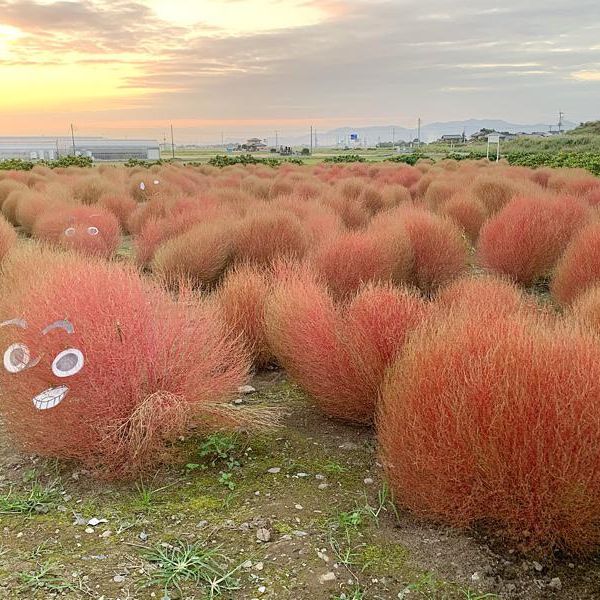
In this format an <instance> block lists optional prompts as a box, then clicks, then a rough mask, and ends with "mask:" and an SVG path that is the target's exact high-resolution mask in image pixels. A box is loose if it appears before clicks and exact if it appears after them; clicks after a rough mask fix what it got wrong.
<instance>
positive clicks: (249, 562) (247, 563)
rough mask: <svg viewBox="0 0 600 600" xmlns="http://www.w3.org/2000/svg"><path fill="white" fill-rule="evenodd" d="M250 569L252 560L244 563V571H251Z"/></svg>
mask: <svg viewBox="0 0 600 600" xmlns="http://www.w3.org/2000/svg"><path fill="white" fill-rule="evenodd" d="M250 568H252V561H251V560H247V561H246V562H244V563H242V569H250Z"/></svg>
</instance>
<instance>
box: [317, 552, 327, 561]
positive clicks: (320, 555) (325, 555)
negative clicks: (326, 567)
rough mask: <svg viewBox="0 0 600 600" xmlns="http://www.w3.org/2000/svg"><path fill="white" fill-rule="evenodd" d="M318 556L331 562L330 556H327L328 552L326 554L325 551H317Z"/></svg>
mask: <svg viewBox="0 0 600 600" xmlns="http://www.w3.org/2000/svg"><path fill="white" fill-rule="evenodd" d="M317 556H318V557H319V558H320V559H321V560H322V561H324V562H326V563H328V562H329V556H327V554H325V553H324V552H321V551H319V552H317Z"/></svg>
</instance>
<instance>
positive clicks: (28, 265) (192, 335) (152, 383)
mask: <svg viewBox="0 0 600 600" xmlns="http://www.w3.org/2000/svg"><path fill="white" fill-rule="evenodd" d="M1 283H2V288H3V290H5V293H4V294H3V295H2V299H1V301H0V314H1V315H2V320H3V323H2V326H0V343H1V345H2V349H3V350H2V352H3V357H4V358H3V361H4V364H3V366H2V368H1V371H0V373H1V374H0V385H1V387H2V402H1V403H0V404H1V405H0V412H1V414H2V418H3V420H4V422H5V423H6V426H7V429H8V431H9V433H10V436H11V438H12V439H13V440H14V441H15V442H16V443H17V444H18V445H19V446H21V447H22V448H23V449H24V450H25V451H27V452H34V453H37V454H40V455H43V456H49V457H57V458H67V459H76V460H78V461H80V462H81V463H83V464H84V465H85V466H86V467H87V468H89V469H92V470H93V471H94V472H95V473H97V474H98V475H99V476H101V477H127V476H134V475H136V474H137V473H139V472H140V471H143V470H146V469H149V468H153V467H155V466H156V464H157V463H158V462H160V461H162V460H163V459H164V458H165V457H166V456H169V453H168V452H167V449H168V447H169V445H170V444H171V442H173V441H174V440H176V439H177V438H178V437H179V436H181V435H185V434H187V433H188V432H189V431H190V429H191V428H195V427H205V428H207V429H213V428H223V427H233V426H236V425H238V424H242V425H252V424H253V423H254V422H255V421H256V419H257V414H256V413H253V412H252V411H247V412H245V411H241V410H237V409H235V408H234V407H232V406H231V405H230V404H229V400H230V399H231V397H232V395H233V394H234V393H235V392H236V390H237V388H238V386H239V385H241V384H243V383H245V381H246V378H247V375H248V369H249V360H248V357H247V355H246V353H245V351H244V350H243V349H242V348H241V347H240V345H239V344H238V343H237V342H236V341H234V340H233V339H232V337H231V336H230V335H228V334H227V331H226V328H225V326H224V324H223V322H222V321H221V319H220V316H219V313H218V311H217V309H216V308H215V307H214V306H213V305H212V304H210V303H208V302H207V301H203V300H200V299H198V298H196V297H192V296H191V295H189V296H185V297H180V299H173V298H172V297H171V296H169V295H168V294H167V293H166V292H165V291H163V290H162V289H161V288H159V287H157V286H156V285H153V284H151V283H148V282H145V281H143V280H142V279H141V278H140V277H139V276H138V274H137V273H136V272H135V271H134V270H133V269H131V268H123V267H120V266H118V265H116V264H111V263H105V262H100V261H96V260H91V259H84V258H80V257H76V256H74V255H67V254H59V255H54V254H53V253H50V252H49V251H47V250H46V251H43V252H42V251H40V250H38V249H35V248H34V249H33V250H31V249H30V250H28V251H26V252H25V251H21V252H15V253H13V254H11V256H10V257H9V258H8V259H7V261H6V263H5V265H4V269H3V273H2V281H1Z"/></svg>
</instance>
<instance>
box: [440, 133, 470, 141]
mask: <svg viewBox="0 0 600 600" xmlns="http://www.w3.org/2000/svg"><path fill="white" fill-rule="evenodd" d="M438 141H439V142H441V143H442V144H462V143H464V142H466V141H467V136H466V135H465V134H464V132H463V133H452V134H448V135H443V136H442V137H441V138H440V139H439V140H438Z"/></svg>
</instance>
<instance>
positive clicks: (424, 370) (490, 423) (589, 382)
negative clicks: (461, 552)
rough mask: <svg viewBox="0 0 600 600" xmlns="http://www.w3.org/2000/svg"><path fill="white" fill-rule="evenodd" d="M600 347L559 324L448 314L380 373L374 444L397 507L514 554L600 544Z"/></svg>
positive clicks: (416, 335)
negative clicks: (498, 541) (511, 547)
mask: <svg viewBox="0 0 600 600" xmlns="http://www.w3.org/2000/svg"><path fill="white" fill-rule="evenodd" d="M598 398H600V344H598V338H597V337H596V336H594V335H592V334H585V333H583V332H582V331H581V330H580V329H579V328H577V327H576V326H574V325H572V324H569V323H567V322H563V323H559V324H553V323H552V322H551V321H550V320H547V319H545V318H542V317H539V316H535V315H532V314H531V313H526V314H514V315H510V316H506V315H504V316H502V315H500V316H499V317H498V318H496V319H487V318H483V319H479V318H477V316H475V317H474V316H473V315H468V314H464V313H459V314H456V313H452V312H450V313H447V314H446V315H445V316H444V317H443V318H435V319H433V320H431V321H429V322H427V323H426V324H424V325H423V326H422V327H420V328H418V329H417V330H415V331H414V333H413V335H412V336H411V339H410V341H409V342H408V344H407V345H406V346H405V349H404V352H403V353H402V355H401V356H400V357H399V358H398V359H397V361H396V362H395V363H394V365H393V367H392V368H391V369H390V370H389V372H388V377H387V380H386V383H385V385H384V387H383V390H382V400H381V403H380V412H379V415H378V439H379V443H380V447H381V449H382V454H383V460H384V464H385V468H386V471H387V476H388V479H389V482H390V486H391V488H392V491H393V493H394V495H395V497H396V499H397V501H398V502H399V504H401V505H402V506H405V507H407V508H409V509H411V510H412V511H414V512H416V513H417V514H418V515H420V516H423V517H430V518H433V519H435V520H440V521H444V522H447V523H449V524H451V525H453V526H467V525H473V524H477V523H481V524H485V525H486V526H487V527H489V528H492V529H496V530H497V531H498V533H500V534H501V535H503V536H504V537H506V538H507V539H508V540H509V541H511V542H517V543H518V544H519V545H520V548H521V549H522V550H534V551H541V552H549V551H551V550H552V549H554V548H558V549H562V550H566V551H568V552H574V553H587V552H591V551H593V550H594V549H595V548H596V547H597V545H598V544H599V543H600V526H599V524H600V458H599V456H598V451H597V450H598V447H599V445H600V404H599V403H598Z"/></svg>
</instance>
